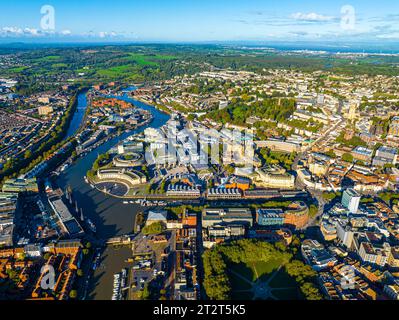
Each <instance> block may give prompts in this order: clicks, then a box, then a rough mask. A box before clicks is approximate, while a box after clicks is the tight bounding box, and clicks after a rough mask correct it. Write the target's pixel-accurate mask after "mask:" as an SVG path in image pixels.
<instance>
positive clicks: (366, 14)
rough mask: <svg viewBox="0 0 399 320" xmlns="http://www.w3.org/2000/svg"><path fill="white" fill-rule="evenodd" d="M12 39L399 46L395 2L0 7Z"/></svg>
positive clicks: (64, 2)
mask: <svg viewBox="0 0 399 320" xmlns="http://www.w3.org/2000/svg"><path fill="white" fill-rule="evenodd" d="M14 40H21V41H23V40H36V41H51V40H53V41H79V40H81V41H85V40H92V41H135V42H141V41H142V42H211V41H212V42H213V41H221V42H222V41H336V42H338V41H378V42H387V41H399V1H398V0H379V1H376V0H346V1H341V0H335V1H322V0H318V1H315V0H273V1H272V0H245V1H244V0H213V1H211V0H184V1H183V0H144V1H139V0H106V1H104V0H52V1H50V0H43V1H41V0H17V1H6V0H3V1H0V41H3V42H4V41H14Z"/></svg>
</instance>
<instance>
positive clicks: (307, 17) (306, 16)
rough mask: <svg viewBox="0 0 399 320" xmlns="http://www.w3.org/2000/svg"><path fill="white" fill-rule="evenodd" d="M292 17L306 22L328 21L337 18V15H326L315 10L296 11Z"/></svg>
mask: <svg viewBox="0 0 399 320" xmlns="http://www.w3.org/2000/svg"><path fill="white" fill-rule="evenodd" d="M291 18H293V19H295V20H299V21H306V22H327V21H332V20H335V17H332V16H325V15H322V14H318V13H315V12H310V13H302V12H296V13H293V14H292V15H291Z"/></svg>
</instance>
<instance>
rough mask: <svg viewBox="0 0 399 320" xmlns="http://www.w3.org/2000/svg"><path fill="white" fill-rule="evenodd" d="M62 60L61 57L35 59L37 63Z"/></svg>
mask: <svg viewBox="0 0 399 320" xmlns="http://www.w3.org/2000/svg"><path fill="white" fill-rule="evenodd" d="M60 59H61V56H46V57H42V58H38V59H35V62H49V61H58V60H60Z"/></svg>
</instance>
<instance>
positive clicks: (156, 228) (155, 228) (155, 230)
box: [142, 222, 165, 235]
mask: <svg viewBox="0 0 399 320" xmlns="http://www.w3.org/2000/svg"><path fill="white" fill-rule="evenodd" d="M164 230H165V226H164V224H163V223H162V222H154V223H151V224H150V225H148V226H145V227H144V228H143V230H142V233H143V234H145V235H150V234H160V233H162V232H163V231H164Z"/></svg>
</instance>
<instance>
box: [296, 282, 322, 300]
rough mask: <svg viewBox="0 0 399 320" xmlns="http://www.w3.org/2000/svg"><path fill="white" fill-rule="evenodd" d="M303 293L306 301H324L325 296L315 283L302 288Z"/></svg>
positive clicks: (307, 283) (306, 283)
mask: <svg viewBox="0 0 399 320" xmlns="http://www.w3.org/2000/svg"><path fill="white" fill-rule="evenodd" d="M301 291H302V294H303V295H304V297H305V298H306V300H322V299H323V296H322V295H321V294H320V291H319V289H318V288H316V286H315V285H314V284H313V283H310V282H305V283H304V284H303V285H302V286H301Z"/></svg>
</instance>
